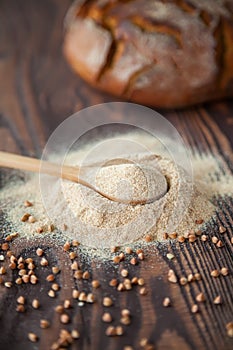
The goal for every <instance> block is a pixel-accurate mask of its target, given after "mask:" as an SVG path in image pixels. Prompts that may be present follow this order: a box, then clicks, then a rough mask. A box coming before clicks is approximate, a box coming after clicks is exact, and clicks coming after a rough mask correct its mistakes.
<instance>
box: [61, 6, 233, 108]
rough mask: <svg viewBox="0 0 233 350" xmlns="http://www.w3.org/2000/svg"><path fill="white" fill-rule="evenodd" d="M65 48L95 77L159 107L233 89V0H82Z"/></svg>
mask: <svg viewBox="0 0 233 350" xmlns="http://www.w3.org/2000/svg"><path fill="white" fill-rule="evenodd" d="M65 27H66V33H65V40H64V53H65V56H66V58H67V60H68V62H69V63H70V65H71V66H72V67H73V69H74V70H75V71H76V72H77V73H78V74H80V76H81V77H83V78H84V79H85V80H86V81H88V82H89V83H90V84H91V85H93V86H95V87H97V88H99V89H102V90H104V91H106V92H109V93H111V94H114V95H116V96H120V97H122V98H124V99H127V100H131V101H135V102H138V103H142V104H147V105H151V106H155V107H165V108H174V107H184V106H187V105H192V104H195V103H200V102H203V101H207V100H212V99H217V98H222V97H231V96H233V0H128V1H127V0H97V1H91V0H78V1H75V3H74V4H73V5H72V7H71V9H70V10H69V12H68V14H67V16H66V20H65Z"/></svg>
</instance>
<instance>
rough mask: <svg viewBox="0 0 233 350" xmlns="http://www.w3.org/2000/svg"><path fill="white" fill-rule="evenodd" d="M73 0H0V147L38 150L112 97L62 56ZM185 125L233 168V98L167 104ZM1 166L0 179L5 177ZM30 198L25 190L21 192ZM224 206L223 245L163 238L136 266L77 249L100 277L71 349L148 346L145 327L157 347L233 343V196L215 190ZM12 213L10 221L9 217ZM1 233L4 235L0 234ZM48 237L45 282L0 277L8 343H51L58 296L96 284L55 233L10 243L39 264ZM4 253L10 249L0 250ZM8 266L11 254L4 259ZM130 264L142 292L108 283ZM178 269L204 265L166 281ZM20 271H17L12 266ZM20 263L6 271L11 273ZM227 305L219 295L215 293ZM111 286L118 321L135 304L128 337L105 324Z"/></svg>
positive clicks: (78, 313)
mask: <svg viewBox="0 0 233 350" xmlns="http://www.w3.org/2000/svg"><path fill="white" fill-rule="evenodd" d="M70 4H71V1H68V0H63V1H58V0H47V1H46V0H42V1H36V0H17V1H16V0H15V1H14V0H12V1H8V0H1V2H0V78H1V79H0V149H1V150H5V151H9V152H18V153H21V154H24V155H34V156H40V154H41V152H42V149H43V146H44V145H45V142H46V140H47V138H48V137H49V135H50V133H51V132H52V131H53V130H54V128H55V127H56V126H57V125H59V123H60V122H62V121H63V120H64V119H65V118H66V117H67V116H69V115H71V114H72V113H73V112H75V111H78V110H80V109H81V108H84V107H87V106H90V105H93V104H97V103H101V102H107V101H112V100H113V98H112V97H111V96H107V95H103V94H101V93H99V92H97V91H95V90H93V89H92V88H90V87H89V86H87V85H86V84H85V83H84V82H83V81H82V80H81V79H80V78H78V77H76V76H75V75H74V74H73V73H72V72H71V71H70V69H69V67H68V66H67V64H66V62H65V60H64V58H63V56H62V47H61V44H62V40H63V30H62V26H63V18H64V15H65V13H66V10H67V8H68V7H69V6H70ZM160 112H161V113H162V114H163V115H165V116H166V117H167V118H168V120H169V121H170V122H171V123H172V124H173V125H174V126H175V127H176V128H177V130H178V131H179V132H180V133H181V135H182V136H183V138H184V140H185V142H186V144H187V145H189V146H190V147H191V149H192V150H194V149H195V151H196V152H199V153H200V154H202V153H211V154H213V155H215V156H217V157H221V159H222V162H223V164H224V169H223V171H228V172H232V170H233V159H232V148H233V137H232V134H233V121H232V120H233V119H232V114H233V102H232V101H222V102H216V103H212V104H209V105H202V106H197V107H193V108H190V109H186V110H179V111H178V110H176V111H160ZM3 175H4V172H2V173H1V176H0V184H1V186H3V182H1V181H3ZM23 200H24V199H23ZM215 204H216V205H218V207H219V213H218V218H217V222H216V223H215V226H214V227H213V226H211V227H209V229H208V234H209V235H210V236H213V235H216V236H218V237H220V234H219V233H218V226H219V225H220V224H221V225H224V226H225V227H226V228H227V232H226V233H225V234H224V235H221V239H222V240H223V243H224V246H223V247H222V248H220V249H216V248H215V247H214V245H213V243H212V242H211V240H208V242H205V243H203V242H201V241H197V242H195V243H185V244H179V243H175V242H174V243H173V242H169V243H168V244H167V245H162V244H158V245H157V246H156V247H154V246H153V247H150V246H149V247H148V248H147V251H146V258H145V260H144V261H142V262H141V263H140V264H139V265H137V266H131V265H130V264H129V262H128V259H127V260H126V261H124V262H122V263H121V264H120V266H119V267H117V268H116V267H115V266H114V264H113V263H112V262H108V263H103V262H102V261H101V260H98V259H97V258H96V259H93V260H92V261H90V259H87V258H86V257H85V256H83V255H82V254H81V253H80V252H79V250H78V257H77V261H78V262H79V264H80V265H81V266H82V268H83V269H84V270H89V271H90V273H91V278H92V279H99V280H100V283H101V287H100V288H99V289H97V290H96V291H95V295H96V299H97V303H95V304H94V305H85V306H84V307H80V306H79V305H78V303H77V302H76V301H74V302H73V308H72V309H70V310H68V313H69V315H70V317H71V320H72V322H71V323H70V324H68V325H67V326H64V327H63V328H66V329H68V330H71V329H72V328H74V327H77V328H78V329H79V331H80V334H81V337H80V339H79V340H78V341H75V342H74V343H73V345H72V347H71V348H72V349H73V350H74V349H85V350H86V349H88V350H89V349H90V350H107V349H109V350H121V349H123V347H124V345H132V346H133V347H134V349H141V347H140V346H139V342H140V339H141V338H143V337H147V338H148V339H149V342H150V343H152V344H154V345H155V348H156V349H159V350H166V349H169V350H170V349H174V350H175V349H181V350H183V349H187V350H195V349H210V350H212V349H216V350H225V349H231V348H232V345H233V344H232V339H231V338H229V337H227V336H226V330H225V324H226V323H227V322H230V321H232V315H233V296H232V290H233V278H232V276H233V269H232V257H233V246H232V244H231V242H230V239H231V237H232V236H233V216H232V212H233V199H232V198H231V197H227V198H219V197H218V198H216V199H215ZM3 223H4V226H3ZM0 225H1V242H3V236H4V235H5V234H6V233H7V225H6V222H5V219H4V213H3V212H1V211H0ZM1 242H0V243H1ZM38 246H40V247H42V248H43V249H44V250H45V255H46V257H47V258H48V261H49V266H48V267H44V268H37V270H36V272H37V275H38V277H39V283H38V284H37V285H35V286H34V285H31V284H27V285H26V284H25V285H22V286H16V285H14V286H13V287H12V288H10V289H6V288H5V287H4V286H0V329H1V335H0V350H2V349H4V350H5V349H11V350H21V349H40V350H46V349H50V346H51V344H52V343H53V342H54V341H56V339H57V337H58V334H59V330H60V329H61V328H62V327H61V324H60V321H59V317H58V315H57V314H56V313H55V312H54V306H55V305H58V304H59V303H62V302H63V301H64V299H66V298H70V297H71V291H72V289H73V288H74V287H78V288H79V289H80V290H82V289H83V290H85V291H86V292H88V291H91V286H90V281H84V280H80V281H79V280H76V279H74V278H73V273H72V271H71V269H70V263H69V258H68V255H67V254H64V253H63V251H62V248H61V247H60V246H59V245H58V244H57V242H56V241H55V240H53V239H52V238H50V239H42V238H38V239H31V240H30V241H25V240H23V239H17V240H15V241H14V243H12V247H11V250H12V251H13V252H14V253H15V254H16V255H17V256H19V255H22V256H23V257H28V256H30V257H32V258H33V259H35V262H36V264H37V265H38V264H39V258H38V257H37V255H36V253H35V251H36V248H37V247H38ZM167 252H172V253H173V254H174V255H175V257H176V259H175V260H172V261H169V260H168V259H167V258H166V253H167ZM0 253H2V252H0ZM5 264H6V266H7V261H6V262H5ZM55 264H59V265H60V266H61V267H62V271H61V274H59V275H57V276H56V281H57V282H58V283H59V284H60V285H61V287H62V288H61V290H60V291H59V292H58V293H57V297H56V298H54V299H53V298H49V297H48V296H47V292H48V290H49V288H50V286H49V282H47V281H45V278H46V276H47V275H48V274H49V273H50V272H51V266H53V265H55ZM123 266H124V267H126V268H127V269H128V270H129V274H130V277H133V276H143V278H145V282H146V284H145V285H146V288H147V289H148V294H147V295H145V296H141V295H139V288H138V287H134V288H133V289H132V290H130V291H127V292H122V293H119V292H118V291H117V290H115V289H114V288H112V287H110V286H109V285H108V282H109V280H110V279H111V278H114V277H115V278H118V279H119V270H120V269H122V267H123ZM223 266H226V267H228V268H229V271H230V274H229V276H227V277H223V276H220V277H219V278H216V279H213V277H211V276H210V271H211V270H213V269H216V268H218V269H219V268H221V267H223ZM169 268H172V269H173V270H174V271H175V272H176V274H177V276H179V277H181V276H187V275H188V274H189V273H196V272H200V274H201V277H202V279H201V281H199V282H193V283H189V284H188V285H187V286H180V285H179V284H171V283H168V282H167V272H168V269H169ZM11 274H12V276H11ZM15 274H16V272H14V271H13V272H11V273H10V272H7V276H6V277H4V278H7V280H9V279H11V277H15ZM200 291H202V292H204V293H205V295H206V299H207V301H206V302H205V303H203V304H200V312H199V313H198V314H192V313H191V312H190V309H191V307H192V305H193V304H194V303H196V301H195V297H196V295H197V294H198V293H199V292H200ZM21 294H23V295H26V298H27V304H26V309H27V311H26V313H25V314H19V313H16V311H15V307H16V298H17V297H18V296H19V295H21ZM218 294H219V295H221V296H222V299H223V304H222V305H217V306H216V305H214V304H213V299H214V297H215V296H217V295H218ZM103 295H111V296H112V298H113V300H114V306H113V307H112V308H110V311H111V313H112V314H113V318H114V322H113V323H114V324H115V325H116V324H118V321H119V317H120V310H121V309H122V308H124V307H128V308H129V309H130V310H131V312H132V324H131V325H130V326H128V327H127V326H125V327H124V328H125V334H124V335H123V336H121V337H118V338H115V337H107V336H106V335H105V329H106V325H105V324H104V323H102V321H101V316H102V313H103V310H104V309H105V308H104V307H103V306H102V305H101V299H102V297H103ZM166 296H169V297H170V298H171V300H172V306H171V307H170V308H164V307H163V306H162V301H163V298H164V297H166ZM35 297H38V298H39V299H40V301H41V308H40V309H39V310H33V308H32V307H31V306H30V304H31V301H32V299H33V298H35ZM41 318H46V319H48V320H50V322H51V327H50V328H49V329H47V330H41V329H40V327H39V321H40V319H41ZM28 331H33V332H35V333H36V334H38V336H39V337H40V341H39V342H38V343H36V344H35V345H34V344H32V343H30V342H29V341H28V340H27V333H28Z"/></svg>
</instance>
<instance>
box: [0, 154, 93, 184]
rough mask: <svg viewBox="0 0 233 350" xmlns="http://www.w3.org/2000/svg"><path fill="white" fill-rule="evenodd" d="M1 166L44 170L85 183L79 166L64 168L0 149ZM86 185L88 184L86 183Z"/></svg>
mask: <svg viewBox="0 0 233 350" xmlns="http://www.w3.org/2000/svg"><path fill="white" fill-rule="evenodd" d="M0 166H2V167H6V168H12V169H20V170H26V171H33V172H36V173H39V172H42V173H43V174H47V175H52V176H56V177H62V178H63V179H67V180H70V181H74V182H79V183H83V182H84V181H83V180H81V179H79V176H78V173H79V167H77V166H75V167H73V166H68V165H64V166H63V167H62V168H61V166H60V165H58V164H55V163H51V162H47V161H41V160H40V159H36V158H31V157H25V156H21V155H18V154H13V153H8V152H1V151H0ZM85 185H87V184H86V183H85Z"/></svg>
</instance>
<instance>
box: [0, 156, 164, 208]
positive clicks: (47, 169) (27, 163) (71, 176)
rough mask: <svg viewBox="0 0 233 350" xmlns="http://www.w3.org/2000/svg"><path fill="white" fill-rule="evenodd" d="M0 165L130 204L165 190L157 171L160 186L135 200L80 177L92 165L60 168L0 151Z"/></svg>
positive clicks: (154, 198) (57, 165)
mask: <svg viewBox="0 0 233 350" xmlns="http://www.w3.org/2000/svg"><path fill="white" fill-rule="evenodd" d="M0 166H2V167H7V168H12V169H20V170H26V171H32V172H36V173H39V172H41V173H43V174H47V175H51V176H56V177H58V178H60V177H61V178H63V179H66V180H70V181H73V182H77V183H79V184H81V185H83V186H86V187H88V188H90V189H92V190H93V191H95V192H97V193H99V194H100V195H101V196H103V197H106V198H107V199H109V200H111V201H114V202H120V203H125V204H131V205H136V204H145V203H148V202H152V201H154V200H156V199H159V198H161V197H162V196H163V195H164V194H165V193H166V192H167V182H166V179H165V177H164V176H163V175H162V174H161V173H159V172H158V171H156V172H155V175H156V177H155V182H156V181H157V182H159V183H160V186H157V190H155V191H154V192H155V193H153V191H150V198H138V199H137V200H136V199H133V200H132V199H130V198H129V199H127V198H117V197H115V196H112V195H111V194H108V193H105V192H103V191H101V190H100V189H99V188H96V187H95V186H93V185H92V184H91V183H89V182H88V181H85V180H83V179H81V178H80V176H79V173H80V169H82V171H83V170H86V171H87V172H88V171H89V170H92V171H93V167H91V166H90V167H88V166H82V168H80V167H78V166H69V165H63V166H62V168H61V165H59V164H55V163H51V162H47V161H41V160H39V159H36V158H30V157H25V156H20V155H17V154H13V153H8V152H1V151H0ZM110 181H111V178H110ZM161 183H162V186H161ZM155 187H156V186H155ZM158 189H159V190H158Z"/></svg>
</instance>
